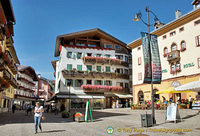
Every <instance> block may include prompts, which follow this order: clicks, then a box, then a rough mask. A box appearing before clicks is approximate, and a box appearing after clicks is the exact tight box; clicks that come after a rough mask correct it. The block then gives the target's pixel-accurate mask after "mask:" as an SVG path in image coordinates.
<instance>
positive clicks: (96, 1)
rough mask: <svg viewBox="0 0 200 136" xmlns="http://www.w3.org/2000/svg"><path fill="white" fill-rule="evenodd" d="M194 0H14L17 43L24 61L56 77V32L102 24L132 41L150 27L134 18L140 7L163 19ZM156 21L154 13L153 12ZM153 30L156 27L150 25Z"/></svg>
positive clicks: (126, 39)
mask: <svg viewBox="0 0 200 136" xmlns="http://www.w3.org/2000/svg"><path fill="white" fill-rule="evenodd" d="M192 1H193V0H11V2H12V5H13V10H14V14H15V19H16V25H15V26H14V31H15V36H14V46H15V48H16V52H17V55H18V57H19V60H20V62H21V64H22V65H29V66H32V67H33V68H34V69H35V71H36V72H37V74H39V73H40V74H41V75H42V76H44V77H46V78H50V79H54V77H53V72H54V70H53V67H52V65H51V61H52V60H56V59H57V58H55V57H54V50H55V42H56V36H57V35H61V34H66V33H71V32H76V31H81V30H86V29H92V28H97V27H98V28H100V29H102V30H103V31H105V32H107V33H109V34H111V35H113V36H114V37H116V38H118V39H119V40H121V41H123V42H125V43H130V42H131V41H133V40H135V39H137V38H139V36H140V32H141V31H147V27H146V26H145V25H144V24H143V23H142V22H133V21H132V19H133V18H134V16H135V13H137V12H138V11H139V10H140V11H141V12H142V14H143V19H144V20H146V13H145V7H146V6H149V8H150V10H152V11H153V12H154V13H155V14H156V15H157V17H158V18H159V19H160V21H161V22H163V23H168V22H170V21H172V20H174V19H175V11H176V10H181V12H182V14H185V13H187V12H189V11H191V10H192V9H193V6H192V5H191V3H192ZM150 18H151V22H152V23H153V16H150ZM151 30H153V28H152V29H151Z"/></svg>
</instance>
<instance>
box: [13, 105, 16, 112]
mask: <svg viewBox="0 0 200 136" xmlns="http://www.w3.org/2000/svg"><path fill="white" fill-rule="evenodd" d="M15 109H16V106H15V104H13V106H12V113H13V114H14V113H15Z"/></svg>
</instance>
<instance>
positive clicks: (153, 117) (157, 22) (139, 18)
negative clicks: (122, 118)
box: [133, 6, 161, 124]
mask: <svg viewBox="0 0 200 136" xmlns="http://www.w3.org/2000/svg"><path fill="white" fill-rule="evenodd" d="M145 11H146V13H147V23H146V22H145V21H144V20H143V19H142V13H141V12H140V11H139V13H136V15H135V18H134V19H133V21H140V20H141V21H142V22H143V23H144V24H145V25H146V26H147V27H148V46H149V47H150V39H151V38H150V26H153V25H154V26H155V25H160V24H161V23H160V20H159V19H158V18H157V16H156V15H155V14H154V13H153V12H152V11H151V10H149V7H148V6H147V7H146V8H145ZM149 13H152V14H153V15H154V21H155V23H154V24H152V25H151V24H150V23H149ZM149 49H150V50H149V51H150V62H151V71H152V70H153V68H152V54H151V53H152V51H151V48H149ZM151 73H152V79H153V71H152V72H151ZM151 91H152V94H151V105H152V121H153V124H156V120H155V109H154V91H153V80H152V81H151Z"/></svg>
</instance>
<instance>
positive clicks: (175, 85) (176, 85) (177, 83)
mask: <svg viewBox="0 0 200 136" xmlns="http://www.w3.org/2000/svg"><path fill="white" fill-rule="evenodd" d="M180 85H181V84H180V82H179V81H174V82H172V87H178V86H180Z"/></svg>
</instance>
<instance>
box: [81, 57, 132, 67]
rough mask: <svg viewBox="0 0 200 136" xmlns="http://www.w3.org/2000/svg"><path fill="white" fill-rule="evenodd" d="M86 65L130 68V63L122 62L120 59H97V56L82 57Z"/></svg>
mask: <svg viewBox="0 0 200 136" xmlns="http://www.w3.org/2000/svg"><path fill="white" fill-rule="evenodd" d="M82 60H83V62H84V63H90V64H95V63H97V64H102V65H103V64H109V65H122V66H125V67H129V63H128V62H125V61H121V60H120V59H115V58H105V57H95V56H87V57H82Z"/></svg>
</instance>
